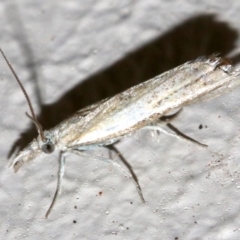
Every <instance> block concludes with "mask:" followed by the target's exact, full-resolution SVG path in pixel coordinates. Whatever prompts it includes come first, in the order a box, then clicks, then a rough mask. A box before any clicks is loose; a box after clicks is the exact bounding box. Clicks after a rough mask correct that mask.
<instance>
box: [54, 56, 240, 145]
mask: <svg viewBox="0 0 240 240" xmlns="http://www.w3.org/2000/svg"><path fill="white" fill-rule="evenodd" d="M221 60H222V59H221V58H214V59H205V60H202V59H201V60H196V61H193V62H188V63H185V64H183V65H182V66H180V67H177V68H174V69H173V70H170V71H168V72H166V73H163V74H162V75H160V76H157V77H155V78H153V79H150V80H148V81H146V82H144V83H141V84H139V85H137V86H135V87H132V88H130V89H128V90H126V91H125V92H122V93H120V94H118V95H116V96H114V97H112V98H110V99H109V100H107V101H105V102H103V103H102V104H101V105H99V106H98V107H97V108H96V109H95V110H93V111H92V112H90V113H89V114H88V115H86V116H85V117H84V118H82V119H81V120H80V119H79V121H74V123H73V121H72V120H71V119H69V122H70V123H71V124H69V126H68V127H67V128H65V127H64V129H65V131H64V132H62V133H61V138H59V141H61V142H62V143H63V144H64V145H67V146H71V147H74V146H79V148H81V146H83V148H84V146H86V145H92V144H93V145H96V144H103V143H105V142H108V141H109V140H111V139H115V138H119V137H122V136H124V135H126V134H128V133H130V132H133V131H136V130H138V129H140V128H142V127H144V126H147V125H148V124H150V123H152V122H154V121H157V120H158V119H159V118H160V117H161V116H163V115H165V114H167V113H169V111H171V110H174V109H177V108H181V107H183V106H186V105H188V104H191V103H192V102H196V101H198V100H199V99H201V100H205V98H206V99H208V98H211V97H214V96H217V95H219V94H221V93H223V92H226V91H229V90H230V89H231V88H232V87H233V86H235V85H239V84H240V78H239V72H236V71H232V67H231V65H229V64H228V65H223V66H222V65H220V66H219V67H217V66H218V65H219V64H220V63H221ZM233 81H234V82H235V83H234V84H233V85H231V82H233ZM75 117H76V116H75ZM60 126H61V124H60ZM58 128H59V127H58V126H57V127H56V128H55V129H56V130H57V129H58Z"/></svg>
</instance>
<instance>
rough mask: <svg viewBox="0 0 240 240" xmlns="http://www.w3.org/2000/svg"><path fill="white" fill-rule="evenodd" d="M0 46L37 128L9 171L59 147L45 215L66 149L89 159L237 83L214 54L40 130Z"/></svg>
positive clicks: (238, 74)
mask: <svg viewBox="0 0 240 240" xmlns="http://www.w3.org/2000/svg"><path fill="white" fill-rule="evenodd" d="M0 51H1V53H2V55H3V57H4V59H5V60H6V62H7V64H8V66H9V67H10V69H11V71H12V73H13V74H14V76H15V78H16V80H17V81H18V83H19V85H20V87H21V88H22V91H23V92H24V95H25V97H26V99H27V101H28V105H29V107H30V110H31V115H32V116H31V117H30V116H29V115H28V114H27V116H28V117H29V118H30V119H31V120H32V121H33V123H34V124H35V125H36V128H37V130H38V133H39V136H38V137H37V139H34V140H33V141H32V142H31V143H30V144H29V145H28V146H27V147H26V148H25V149H23V150H22V151H20V152H19V153H18V154H17V155H16V157H15V158H14V159H13V168H14V170H15V172H16V171H18V169H19V168H20V167H21V166H22V165H23V164H24V163H25V162H29V161H31V160H34V159H35V158H37V157H38V156H40V155H41V154H44V153H46V154H50V153H52V152H54V151H55V150H59V151H60V159H59V162H60V165H59V174H58V183H57V189H56V192H55V195H54V198H53V201H52V203H51V205H50V207H49V209H48V211H47V213H46V216H45V217H48V215H49V214H50V212H51V210H52V208H53V206H54V204H55V202H56V199H57V196H58V195H59V193H60V189H61V182H62V178H63V175H64V165H65V154H66V153H75V154H78V155H80V156H83V157H87V158H89V157H92V156H90V155H89V154H87V151H88V150H90V149H93V148H97V147H103V146H108V145H111V144H113V143H115V142H116V141H117V140H119V139H121V138H122V137H123V136H125V135H127V134H129V133H131V132H135V131H137V130H139V129H142V128H150V129H151V128H153V129H158V130H160V131H164V130H163V129H161V128H160V126H159V123H160V117H162V116H164V115H165V114H167V113H169V112H170V111H171V110H176V109H178V108H182V107H184V106H186V105H188V104H192V103H195V102H199V101H203V100H207V99H209V98H212V97H216V96H218V95H220V94H222V93H225V92H228V91H230V90H232V89H234V88H235V87H236V86H238V85H240V71H238V70H234V69H233V67H232V65H231V63H230V61H229V60H227V59H225V58H220V57H216V56H212V57H210V58H199V59H197V60H195V61H192V62H187V63H185V64H183V65H181V66H179V67H176V68H174V69H172V70H170V71H167V72H165V73H163V74H161V75H159V76H157V77H155V78H152V79H150V80H148V81H146V82H143V83H141V84H139V85H137V86H134V87H131V88H130V89H128V90H126V91H124V92H122V93H120V94H117V95H116V96H113V97H111V98H108V99H105V100H102V101H100V102H98V103H95V104H93V105H90V106H88V107H86V108H84V109H82V110H80V111H78V112H76V113H75V114H74V115H73V116H72V117H70V118H68V119H66V120H65V121H63V122H62V123H60V124H58V125H57V126H56V127H54V128H53V129H50V130H48V131H43V130H42V127H41V125H40V123H39V122H38V121H37V118H36V116H35V113H34V111H33V108H32V105H31V103H30V100H29V97H28V95H27V93H26V91H25V89H24V88H23V86H22V84H21V82H20V80H19V78H18V76H17V75H16V73H15V71H14V70H13V68H12V66H11V65H10V63H9V62H8V60H7V58H6V56H5V55H4V53H3V51H2V50H1V49H0ZM167 134H170V133H168V132H167ZM172 135H173V134H172ZM175 136H176V135H175ZM92 158H95V159H100V160H103V161H106V162H109V163H111V164H113V165H114V166H115V167H117V168H118V169H119V170H120V171H122V172H123V173H124V174H125V175H127V176H128V177H129V178H130V179H131V180H132V181H133V183H134V184H135V187H136V189H137V191H138V193H139V195H140V197H141V199H142V201H143V202H144V198H143V196H142V192H141V189H140V186H139V184H138V183H137V182H136V181H135V180H134V179H133V177H132V175H131V174H130V173H127V172H126V171H125V170H123V169H122V168H121V167H120V165H118V164H117V163H116V162H115V161H113V160H111V159H108V158H104V157H99V156H93V157H92Z"/></svg>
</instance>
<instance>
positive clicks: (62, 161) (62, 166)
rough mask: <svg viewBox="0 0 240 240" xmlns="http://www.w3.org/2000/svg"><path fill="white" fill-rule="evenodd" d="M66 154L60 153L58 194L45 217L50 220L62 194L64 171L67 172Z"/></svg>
mask: <svg viewBox="0 0 240 240" xmlns="http://www.w3.org/2000/svg"><path fill="white" fill-rule="evenodd" d="M64 153H65V152H60V158H59V171H58V181H57V188H56V192H55V194H54V197H53V200H52V203H51V205H50V207H49V209H48V211H47V213H46V215H45V218H48V216H49V214H50V213H51V211H52V209H53V207H54V205H55V203H56V200H57V198H58V196H59V194H60V193H61V185H62V179H63V176H64V170H65V155H64Z"/></svg>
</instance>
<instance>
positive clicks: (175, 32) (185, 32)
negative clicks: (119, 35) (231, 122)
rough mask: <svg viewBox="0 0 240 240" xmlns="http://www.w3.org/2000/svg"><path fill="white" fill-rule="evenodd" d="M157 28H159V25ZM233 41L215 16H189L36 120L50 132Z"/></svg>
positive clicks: (29, 134)
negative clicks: (91, 107)
mask: <svg viewBox="0 0 240 240" xmlns="http://www.w3.org/2000/svg"><path fill="white" fill-rule="evenodd" d="M159 25H160V26H161V23H159ZM237 38H238V33H237V31H236V30H235V29H233V28H232V27H231V26H230V25H229V24H228V23H227V22H223V21H218V20H217V19H216V16H215V15H212V14H207V15H204V14H203V15H198V16H195V17H192V18H190V19H188V20H186V21H184V22H182V23H180V24H179V25H177V26H175V27H174V28H173V29H171V30H169V31H168V32H166V33H165V34H164V35H161V36H159V38H157V39H155V40H154V41H151V42H149V43H147V44H145V45H144V46H142V47H140V48H139V49H136V50H135V51H133V52H131V53H129V54H128V55H126V56H125V57H124V58H123V59H121V60H120V61H118V62H116V63H114V64H112V66H110V67H108V68H106V69H103V70H102V71H100V72H97V73H95V74H94V75H93V76H91V77H89V78H88V79H85V80H84V81H81V83H80V84H78V85H76V86H74V87H73V88H72V89H70V90H69V91H68V92H66V93H65V94H64V95H63V96H62V97H61V98H60V99H59V100H58V101H57V102H55V103H52V104H50V105H43V106H42V108H41V112H40V114H39V116H38V120H39V122H40V123H41V124H42V126H43V129H50V128H52V127H54V126H56V125H57V124H59V123H60V122H61V121H63V120H64V119H66V118H68V117H69V116H71V115H73V114H74V112H76V111H77V110H79V109H81V108H83V107H85V106H87V105H89V104H92V103H94V102H97V101H99V100H101V99H104V98H106V97H110V96H114V95H115V94H117V93H119V92H121V91H123V90H125V89H127V88H129V87H131V86H134V85H136V84H139V83H141V82H143V81H146V80H148V79H150V78H152V77H155V76H156V75H159V74H161V73H163V72H165V71H167V70H169V69H172V68H174V67H176V66H178V65H180V64H182V63H184V62H186V61H189V60H193V59H196V58H198V57H199V56H204V55H211V54H213V53H221V55H223V56H224V55H227V54H229V53H230V52H231V51H232V50H234V49H235V42H236V40H237ZM30 57H31V56H30ZM236 59H238V58H236ZM28 62H29V59H28ZM34 68H35V66H32V69H31V68H29V70H30V71H31V72H33V73H35V72H37V71H36V70H35V69H34ZM32 75H34V74H32ZM36 134H37V132H36V130H35V126H34V125H33V124H32V125H31V126H30V127H29V129H27V130H26V131H24V132H22V133H21V134H20V136H19V138H18V139H17V140H16V141H15V143H14V144H13V146H12V148H11V149H10V151H9V157H10V156H11V155H12V154H13V152H15V150H16V149H20V150H22V149H23V148H24V147H26V145H27V144H28V143H29V142H30V141H31V140H32V139H33V138H35V137H36Z"/></svg>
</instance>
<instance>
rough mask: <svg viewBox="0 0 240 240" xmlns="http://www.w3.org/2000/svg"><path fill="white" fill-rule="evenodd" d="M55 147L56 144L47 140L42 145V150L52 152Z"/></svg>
mask: <svg viewBox="0 0 240 240" xmlns="http://www.w3.org/2000/svg"><path fill="white" fill-rule="evenodd" d="M54 149H55V146H54V144H53V143H51V142H47V143H45V144H43V145H42V151H43V152H45V153H52V152H53V151H54Z"/></svg>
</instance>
